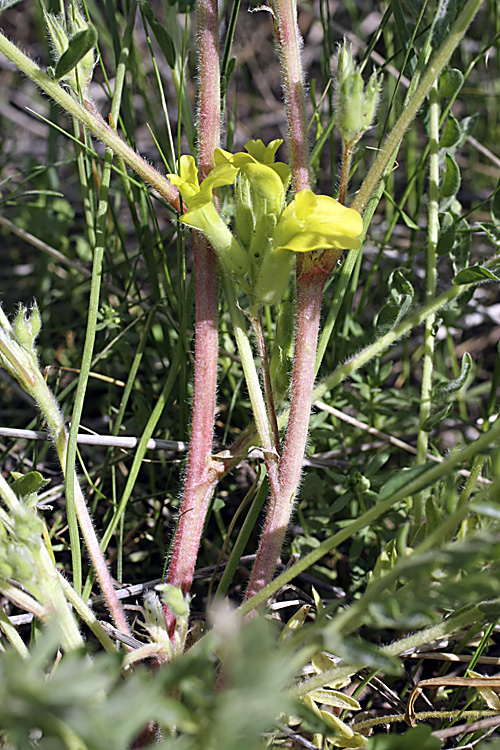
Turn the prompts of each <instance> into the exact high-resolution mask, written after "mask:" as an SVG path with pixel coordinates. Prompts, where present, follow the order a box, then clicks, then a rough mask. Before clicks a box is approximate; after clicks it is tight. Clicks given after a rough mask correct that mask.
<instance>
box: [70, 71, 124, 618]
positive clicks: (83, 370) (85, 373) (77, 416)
mask: <svg viewBox="0 0 500 750" xmlns="http://www.w3.org/2000/svg"><path fill="white" fill-rule="evenodd" d="M126 59H127V58H126V57H125V59H124V58H123V57H122V58H121V61H120V64H119V65H118V68H117V73H116V79H115V88H114V91H113V99H112V102H111V119H112V121H113V122H117V121H118V117H119V114H120V104H121V99H122V93H123V86H124V83H125V73H126ZM80 159H82V154H81V149H80V150H79V162H80ZM112 161H113V152H112V150H111V149H110V148H109V147H108V148H107V149H106V153H105V156H104V167H103V170H102V175H101V185H100V193H99V203H98V206H97V219H96V230H95V237H94V231H93V223H92V222H91V224H90V229H91V231H90V233H89V240H90V242H91V246H92V245H94V253H93V263H92V277H91V281H90V297H89V304H88V317H87V330H86V334H85V343H84V347H83V353H82V360H81V364H80V376H79V378H78V386H77V389H76V394H75V400H74V406H73V414H72V418H71V427H70V431H69V438H68V445H67V451H66V471H65V476H66V478H67V481H66V503H67V516H68V525H69V531H70V540H71V552H72V563H73V565H72V567H73V586H74V588H75V591H76V592H77V594H81V591H82V569H81V560H80V544H79V539H78V530H77V528H76V520H73V519H74V517H75V513H74V508H75V498H74V487H75V482H74V481H73V479H72V478H73V477H74V474H75V470H76V448H77V439H78V432H79V429H80V421H81V417H82V412H83V405H84V402H85V394H86V391H87V384H88V379H89V374H90V369H91V367H92V356H93V352H94V344H95V335H96V327H97V316H98V313H99V299H100V291H101V280H102V263H103V257H104V244H105V234H106V217H107V213H108V195H109V185H110V181H111V166H112ZM80 173H81V174H83V175H84V177H85V180H86V175H85V169H84V167H82V168H81V169H80ZM93 240H94V242H93ZM120 611H121V610H120ZM124 622H125V621H123V623H124ZM123 623H122V624H123Z"/></svg>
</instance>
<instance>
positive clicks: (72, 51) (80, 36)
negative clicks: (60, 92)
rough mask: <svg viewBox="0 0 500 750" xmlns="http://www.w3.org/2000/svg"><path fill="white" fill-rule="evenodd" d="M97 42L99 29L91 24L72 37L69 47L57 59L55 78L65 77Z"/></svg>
mask: <svg viewBox="0 0 500 750" xmlns="http://www.w3.org/2000/svg"><path fill="white" fill-rule="evenodd" d="M96 44H97V31H96V30H95V28H94V27H93V26H89V27H88V28H87V29H84V30H83V31H79V32H78V33H77V34H75V35H74V36H73V37H71V39H70V40H69V46H68V49H67V50H66V52H65V53H64V54H63V55H61V57H60V58H59V60H58V61H57V65H56V67H55V70H54V77H55V79H56V80H57V81H59V80H60V79H61V78H64V76H65V75H67V74H68V73H69V72H70V71H71V70H73V68H75V67H76V66H77V65H78V63H79V62H80V60H82V59H83V58H84V57H85V55H86V54H87V53H88V52H90V50H91V49H93V48H94V47H95V46H96Z"/></svg>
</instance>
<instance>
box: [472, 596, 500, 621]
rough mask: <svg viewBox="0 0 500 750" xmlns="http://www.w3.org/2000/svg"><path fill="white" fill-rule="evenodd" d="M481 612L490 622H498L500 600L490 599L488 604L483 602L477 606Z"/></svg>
mask: <svg viewBox="0 0 500 750" xmlns="http://www.w3.org/2000/svg"><path fill="white" fill-rule="evenodd" d="M477 608H478V610H479V611H480V612H483V614H484V615H485V616H486V618H487V619H488V621H489V622H492V621H493V620H498V618H499V617H500V599H498V598H497V599H490V600H489V601H487V602H481V603H480V604H478V605H477Z"/></svg>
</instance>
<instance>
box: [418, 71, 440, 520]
mask: <svg viewBox="0 0 500 750" xmlns="http://www.w3.org/2000/svg"><path fill="white" fill-rule="evenodd" d="M439 113H440V106H439V98H438V92H437V83H435V84H434V85H433V86H432V88H431V90H430V92H429V211H428V226H429V229H428V234H427V268H426V290H425V296H426V301H427V302H430V301H432V300H433V299H434V297H435V295H436V281H437V268H436V260H437V258H436V247H437V243H438V238H439V156H438V151H439ZM435 321H436V314H435V313H432V314H431V315H429V317H428V318H426V321H425V333H424V357H423V363H422V385H421V389H420V416H419V425H418V436H417V464H424V463H425V461H426V460H427V449H428V445H429V433H428V431H427V430H424V429H423V427H424V424H425V422H426V421H427V419H428V418H429V416H430V413H431V406H432V372H433V369H434V347H435V341H436V336H435V332H434V324H435ZM423 499H424V498H423V495H422V494H420V493H419V494H418V495H416V496H415V498H414V499H413V505H412V515H413V519H412V521H413V532H414V533H415V534H416V533H417V532H418V529H419V528H420V524H421V523H422V515H423V507H422V506H423Z"/></svg>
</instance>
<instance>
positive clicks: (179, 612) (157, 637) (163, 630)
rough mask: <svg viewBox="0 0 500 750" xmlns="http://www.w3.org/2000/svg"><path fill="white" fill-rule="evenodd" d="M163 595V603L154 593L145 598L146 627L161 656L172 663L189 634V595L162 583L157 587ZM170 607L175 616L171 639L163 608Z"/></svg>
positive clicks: (150, 592)
mask: <svg viewBox="0 0 500 750" xmlns="http://www.w3.org/2000/svg"><path fill="white" fill-rule="evenodd" d="M156 590H157V591H159V592H160V594H161V601H160V598H159V597H158V595H157V594H155V592H154V591H148V593H147V594H146V595H145V596H144V627H145V628H146V630H147V631H148V634H149V637H150V639H151V641H152V642H153V643H157V644H158V647H159V651H158V653H159V655H162V654H163V655H164V656H165V657H166V659H167V660H168V661H170V660H171V659H172V658H173V657H174V656H176V655H177V654H180V653H182V651H183V649H184V643H185V640H186V635H187V632H188V620H189V601H190V597H189V594H187V595H186V596H184V595H183V593H182V591H181V589H180V588H179V587H178V586H172V584H170V583H162V584H159V585H158V586H156ZM165 606H166V607H168V608H169V609H170V610H171V611H172V614H173V615H174V616H175V621H176V624H175V633H174V634H173V637H172V638H170V636H169V634H168V631H167V626H166V622H165V615H164V613H163V608H164V607H165Z"/></svg>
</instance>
